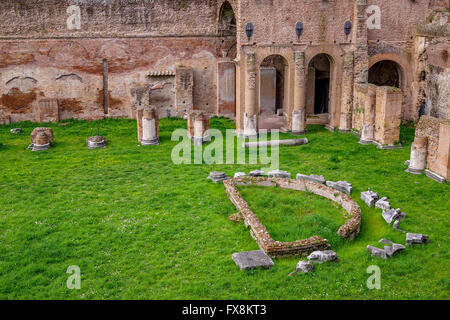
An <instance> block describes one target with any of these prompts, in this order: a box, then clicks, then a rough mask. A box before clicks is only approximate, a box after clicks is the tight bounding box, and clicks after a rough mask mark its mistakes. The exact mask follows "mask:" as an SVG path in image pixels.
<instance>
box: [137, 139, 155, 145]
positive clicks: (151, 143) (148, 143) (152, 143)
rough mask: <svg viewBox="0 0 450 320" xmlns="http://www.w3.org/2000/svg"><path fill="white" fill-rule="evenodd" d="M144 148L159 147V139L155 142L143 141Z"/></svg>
mask: <svg viewBox="0 0 450 320" xmlns="http://www.w3.org/2000/svg"><path fill="white" fill-rule="evenodd" d="M141 145H142V146H156V145H159V139H154V140H141Z"/></svg>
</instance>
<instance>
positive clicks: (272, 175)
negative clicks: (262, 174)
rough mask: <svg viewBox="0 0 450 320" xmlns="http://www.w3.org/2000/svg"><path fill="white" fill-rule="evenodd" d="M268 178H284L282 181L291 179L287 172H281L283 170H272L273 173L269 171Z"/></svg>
mask: <svg viewBox="0 0 450 320" xmlns="http://www.w3.org/2000/svg"><path fill="white" fill-rule="evenodd" d="M268 176H269V178H284V179H290V178H291V174H290V173H289V172H287V171H283V170H274V171H270V172H269V173H268Z"/></svg>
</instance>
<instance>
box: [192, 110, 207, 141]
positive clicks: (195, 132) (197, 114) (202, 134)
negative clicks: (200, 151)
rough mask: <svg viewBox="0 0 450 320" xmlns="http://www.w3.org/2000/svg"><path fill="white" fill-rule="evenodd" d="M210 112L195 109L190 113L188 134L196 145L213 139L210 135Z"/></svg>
mask: <svg viewBox="0 0 450 320" xmlns="http://www.w3.org/2000/svg"><path fill="white" fill-rule="evenodd" d="M208 131H209V114H208V113H206V112H204V111H200V110H194V111H191V112H190V113H189V114H188V135H189V138H191V139H192V140H193V141H194V145H201V144H203V143H205V142H208V141H210V140H211V137H210V136H209V133H208Z"/></svg>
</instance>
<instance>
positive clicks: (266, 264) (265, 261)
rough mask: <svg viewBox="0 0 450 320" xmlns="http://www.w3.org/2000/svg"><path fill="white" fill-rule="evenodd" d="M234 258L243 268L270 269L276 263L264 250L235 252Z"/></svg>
mask: <svg viewBox="0 0 450 320" xmlns="http://www.w3.org/2000/svg"><path fill="white" fill-rule="evenodd" d="M232 258H233V261H234V262H235V263H236V265H237V266H238V267H239V268H240V269H241V270H249V269H255V268H262V269H269V268H271V267H272V266H273V265H274V263H273V261H272V259H271V258H270V257H269V256H268V255H267V254H266V253H265V252H264V251H262V250H256V251H247V252H238V253H233V255H232Z"/></svg>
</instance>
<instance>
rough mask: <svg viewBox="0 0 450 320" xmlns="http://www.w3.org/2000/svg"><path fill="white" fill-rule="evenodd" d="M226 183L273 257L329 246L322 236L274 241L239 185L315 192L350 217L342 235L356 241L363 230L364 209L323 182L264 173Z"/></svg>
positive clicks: (254, 234)
mask: <svg viewBox="0 0 450 320" xmlns="http://www.w3.org/2000/svg"><path fill="white" fill-rule="evenodd" d="M259 173H261V172H258V174H259ZM223 184H224V186H225V191H226V192H227V194H228V197H229V198H230V200H231V202H233V204H234V205H235V206H236V208H237V209H238V210H239V213H240V214H241V216H242V218H243V219H244V223H245V225H246V226H248V227H249V228H250V234H251V235H252V237H253V238H254V239H255V240H256V242H257V243H258V245H259V247H260V248H261V249H262V250H264V252H265V253H266V254H267V255H269V256H270V257H284V256H307V255H308V254H310V253H312V252H314V251H321V250H327V249H328V248H329V246H330V245H329V243H328V240H326V239H323V238H321V237H319V236H312V237H310V238H308V239H304V240H298V241H294V242H280V241H275V240H274V239H272V237H271V236H270V234H269V232H268V231H267V229H266V228H265V227H264V225H263V224H262V223H261V222H260V220H259V219H258V217H257V215H256V214H255V213H254V212H253V211H252V209H251V208H250V206H249V205H248V204H247V202H246V201H245V200H244V199H243V198H242V197H241V195H240V192H239V191H238V189H237V188H236V186H237V185H243V186H247V185H256V186H264V187H270V186H278V187H280V188H282V189H290V190H297V191H309V192H313V193H315V194H317V195H319V196H322V197H325V198H327V199H329V200H331V201H334V202H336V203H338V204H339V205H341V206H342V207H343V208H344V209H345V210H346V211H347V213H348V214H349V216H350V217H349V218H348V219H347V221H346V223H345V224H344V225H342V226H341V227H340V228H339V230H338V231H337V234H338V235H339V236H341V237H342V238H345V239H349V240H353V239H354V238H355V237H356V235H357V234H358V233H359V232H360V228H361V209H360V207H359V206H358V204H357V203H356V202H355V201H353V200H352V199H351V198H350V197H349V196H348V195H346V194H344V193H342V192H340V191H338V190H335V189H332V188H330V187H327V186H325V185H323V184H319V183H316V182H312V181H307V180H293V179H288V178H266V177H262V176H256V177H255V176H254V177H252V176H248V177H247V176H239V177H238V178H234V179H228V180H225V181H223Z"/></svg>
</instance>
